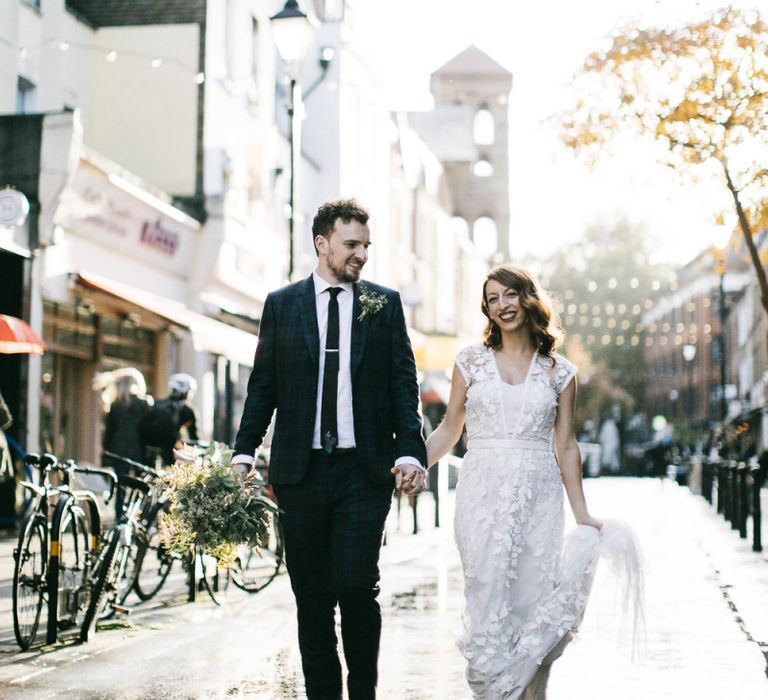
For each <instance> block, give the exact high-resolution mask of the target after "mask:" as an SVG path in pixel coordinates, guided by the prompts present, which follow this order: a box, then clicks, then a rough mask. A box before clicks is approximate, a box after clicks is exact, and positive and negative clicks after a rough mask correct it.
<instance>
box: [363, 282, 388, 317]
mask: <svg viewBox="0 0 768 700" xmlns="http://www.w3.org/2000/svg"><path fill="white" fill-rule="evenodd" d="M386 303H387V297H385V296H384V295H383V294H376V292H372V291H371V290H370V289H368V287H366V286H365V285H364V284H361V285H360V306H362V307H363V311H362V313H361V314H360V315H359V316H358V317H357V320H358V321H362V320H363V319H364V318H365V317H366V316H368V315H371V316H375V315H376V314H377V313H379V311H381V310H382V308H383V307H384V304H386Z"/></svg>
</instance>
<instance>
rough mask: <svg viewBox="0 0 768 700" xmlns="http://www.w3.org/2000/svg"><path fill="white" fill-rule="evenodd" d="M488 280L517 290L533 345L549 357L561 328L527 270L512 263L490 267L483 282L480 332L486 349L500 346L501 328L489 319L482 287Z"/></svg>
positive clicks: (560, 339) (558, 342)
mask: <svg viewBox="0 0 768 700" xmlns="http://www.w3.org/2000/svg"><path fill="white" fill-rule="evenodd" d="M490 280H495V281H496V282H498V283H499V284H500V285H502V286H503V287H504V289H514V290H515V291H516V292H517V294H518V297H519V299H520V306H522V307H523V308H524V309H525V312H526V324H527V327H528V332H529V333H530V334H531V340H532V341H533V345H534V347H535V348H538V350H539V354H540V355H546V356H547V357H552V353H553V352H554V351H555V350H557V348H559V347H560V346H561V345H562V343H563V331H562V328H561V326H560V318H559V316H558V314H557V311H556V309H555V305H554V304H553V303H552V300H551V299H550V297H549V294H547V292H546V291H545V290H544V289H542V288H541V287H540V286H539V283H538V282H537V281H536V278H535V277H534V276H533V275H532V274H531V273H530V272H528V271H527V270H523V269H522V268H521V267H515V266H514V265H498V266H497V267H494V268H493V269H492V270H491V271H490V272H489V273H488V275H487V276H486V278H485V282H483V303H482V307H481V308H482V311H483V315H484V316H485V317H486V318H487V319H488V323H487V325H486V326H485V331H484V333H483V344H484V345H485V346H486V347H489V348H500V347H501V330H500V329H499V327H498V326H497V325H496V324H495V323H494V322H493V321H492V320H491V317H490V314H489V313H488V302H487V300H486V296H485V288H486V287H487V286H488V282H490Z"/></svg>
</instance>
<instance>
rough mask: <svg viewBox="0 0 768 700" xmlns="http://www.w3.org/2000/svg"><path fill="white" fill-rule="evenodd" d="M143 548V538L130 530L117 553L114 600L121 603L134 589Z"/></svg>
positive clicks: (135, 531)
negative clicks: (128, 536)
mask: <svg viewBox="0 0 768 700" xmlns="http://www.w3.org/2000/svg"><path fill="white" fill-rule="evenodd" d="M142 549H143V538H142V537H141V536H140V535H139V533H138V531H137V530H131V538H130V541H129V542H127V543H123V544H121V546H120V549H119V550H118V553H117V555H116V556H117V562H116V566H115V568H116V572H117V578H116V581H115V586H116V595H115V600H116V601H117V603H119V604H120V605H122V604H123V603H124V602H125V599H126V598H127V597H128V594H129V593H130V592H131V591H132V590H133V589H134V586H135V584H136V577H137V576H138V573H139V568H140V567H141V555H142Z"/></svg>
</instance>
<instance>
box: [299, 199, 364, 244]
mask: <svg viewBox="0 0 768 700" xmlns="http://www.w3.org/2000/svg"><path fill="white" fill-rule="evenodd" d="M369 218H370V214H369V213H368V212H367V211H366V210H365V209H363V207H361V206H360V205H359V204H358V203H357V202H356V201H355V200H354V199H335V200H333V201H331V202H326V203H325V204H321V205H320V208H319V209H318V210H317V214H315V219H314V221H313V222H312V241H313V242H314V240H315V238H317V237H318V236H323V237H325V238H330V236H331V232H332V231H333V227H334V225H335V224H336V220H337V219H341V220H342V221H343V222H344V223H345V224H348V223H349V222H350V221H353V220H354V221H357V222H358V223H361V224H367V223H368V219H369ZM317 252H318V251H317V246H315V253H316V254H317Z"/></svg>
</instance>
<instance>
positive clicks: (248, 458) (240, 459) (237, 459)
mask: <svg viewBox="0 0 768 700" xmlns="http://www.w3.org/2000/svg"><path fill="white" fill-rule="evenodd" d="M254 461H255V460H254V459H253V455H246V454H240V455H235V456H234V457H232V461H231V462H230V464H231V465H232V467H233V468H234V467H235V465H237V464H244V465H246V466H247V467H248V471H251V469H253V463H254Z"/></svg>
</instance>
